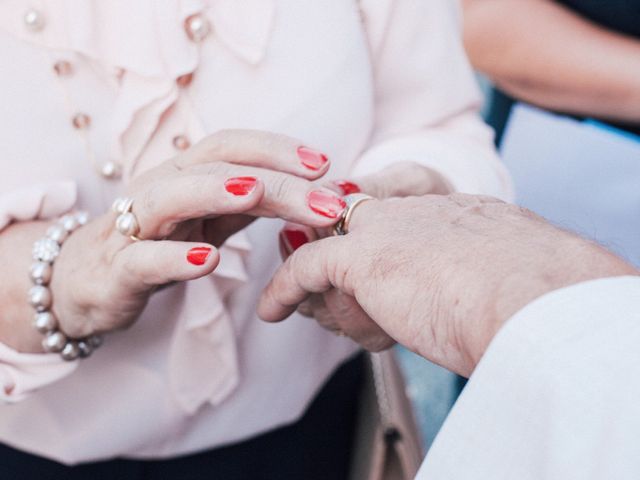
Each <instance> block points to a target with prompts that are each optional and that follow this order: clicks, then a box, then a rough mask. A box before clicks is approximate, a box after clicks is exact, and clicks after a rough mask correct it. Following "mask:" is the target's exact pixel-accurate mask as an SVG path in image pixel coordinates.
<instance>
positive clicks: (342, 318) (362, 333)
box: [280, 162, 451, 352]
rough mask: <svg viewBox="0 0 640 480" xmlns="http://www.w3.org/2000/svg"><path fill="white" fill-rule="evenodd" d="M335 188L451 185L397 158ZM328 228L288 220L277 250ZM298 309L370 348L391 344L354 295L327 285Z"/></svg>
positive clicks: (380, 194) (388, 193)
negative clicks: (391, 163)
mask: <svg viewBox="0 0 640 480" xmlns="http://www.w3.org/2000/svg"><path fill="white" fill-rule="evenodd" d="M327 187H328V188H332V189H333V190H335V191H336V192H338V193H340V194H342V195H346V194H350V193H357V192H362V193H367V194H369V195H371V196H373V197H375V198H391V197H407V196H411V195H426V194H441V195H444V194H447V193H450V189H451V188H450V186H449V185H448V183H447V182H446V180H445V179H444V178H443V177H442V176H441V175H440V174H438V173H437V172H435V171H433V170H431V169H430V168H427V167H424V166H422V165H418V164H416V163H412V162H400V163H397V164H394V165H392V166H391V167H389V168H387V169H385V170H383V171H381V172H379V173H376V174H374V175H370V176H367V177H363V178H360V179H357V180H354V181H347V180H342V181H337V182H333V183H332V184H328V185H327ZM330 234H331V232H329V231H327V230H322V229H313V228H310V227H307V226H303V225H296V224H293V223H290V222H288V223H287V224H286V225H285V227H284V229H283V230H282V231H281V232H280V253H281V255H282V257H283V259H286V258H287V257H288V256H289V255H291V253H293V252H294V251H295V250H296V249H297V248H299V247H300V246H302V245H304V244H305V243H308V242H312V241H315V240H317V239H318V238H323V237H326V236H328V235H330ZM298 312H299V313H301V314H302V315H305V316H307V317H311V318H314V319H315V320H316V321H317V322H318V323H319V324H320V325H321V326H323V327H324V328H326V329H328V330H331V331H333V332H335V333H336V334H338V335H347V336H349V337H351V338H353V339H354V340H355V341H356V342H358V343H359V344H360V345H362V346H363V347H364V348H365V349H367V350H369V351H373V352H377V351H381V350H385V349H387V348H390V347H391V346H393V344H394V343H395V341H394V340H393V339H392V338H391V337H390V336H389V335H387V334H386V333H385V332H384V330H382V329H381V328H380V327H379V326H378V325H377V324H376V323H375V322H374V321H373V320H371V318H369V316H368V315H367V314H366V312H365V311H363V310H362V308H361V307H360V305H358V302H356V301H355V300H354V299H353V297H351V296H349V295H345V294H344V293H343V292H341V291H339V290H336V289H330V290H328V291H326V292H323V293H318V294H312V295H310V296H309V298H308V299H307V300H305V301H304V302H302V303H301V304H300V305H299V306H298Z"/></svg>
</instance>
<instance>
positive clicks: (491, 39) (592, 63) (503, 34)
mask: <svg viewBox="0 0 640 480" xmlns="http://www.w3.org/2000/svg"><path fill="white" fill-rule="evenodd" d="M463 6H464V42H465V47H466V50H467V53H468V55H469V57H470V59H471V62H472V64H473V65H474V67H475V68H476V69H477V70H478V71H480V72H482V73H483V74H485V75H487V76H488V77H489V78H490V79H491V81H492V82H493V83H494V84H495V85H496V86H497V88H496V89H495V90H494V91H493V92H492V93H493V96H492V103H491V108H490V111H489V115H488V120H489V123H490V124H491V125H492V126H493V127H494V128H496V133H497V136H496V138H497V140H498V143H499V141H500V139H501V138H502V133H503V131H504V126H505V123H506V121H507V119H508V117H509V112H510V109H511V106H512V105H513V102H514V99H517V100H522V101H525V102H528V103H531V104H533V105H537V106H539V107H542V108H545V109H548V110H551V111H554V112H562V113H567V114H571V115H575V116H578V117H592V118H598V119H602V120H603V121H605V122H607V123H611V124H614V125H616V126H618V127H620V128H622V129H625V130H628V131H631V132H636V133H640V1H638V0H607V1H606V2H603V1H601V0H558V1H552V0H517V1H514V0H463Z"/></svg>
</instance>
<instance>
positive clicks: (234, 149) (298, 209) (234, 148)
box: [2, 131, 344, 345]
mask: <svg viewBox="0 0 640 480" xmlns="http://www.w3.org/2000/svg"><path fill="white" fill-rule="evenodd" d="M328 166H329V165H328V160H327V159H326V157H324V156H323V155H321V154H319V153H318V152H315V151H313V150H310V149H308V148H306V147H301V146H300V143H299V142H298V141H296V140H294V139H291V138H287V137H284V136H280V135H274V134H269V133H263V132H254V131H223V132H220V133H217V134H215V135H212V136H210V137H208V138H207V139H205V140H204V141H203V142H201V143H200V144H198V145H196V146H195V147H193V148H192V149H191V150H189V151H187V152H185V153H184V154H182V155H180V156H178V157H176V158H174V159H172V160H169V161H166V162H164V163H163V164H161V165H160V166H158V167H156V168H154V169H152V170H150V171H148V172H146V173H145V174H143V175H141V176H140V177H138V178H136V179H135V180H134V181H133V182H132V183H131V185H130V188H129V189H128V196H129V197H130V198H132V199H133V207H132V212H133V213H134V215H135V216H136V218H137V220H138V222H139V225H140V233H139V235H138V236H139V237H140V238H141V239H143V240H142V241H139V242H132V241H131V239H129V238H128V237H125V236H123V235H121V234H120V233H118V232H117V231H116V230H115V228H114V223H115V218H116V214H115V213H112V212H109V213H106V214H104V215H102V216H101V217H98V218H96V219H95V220H93V221H91V222H89V223H88V224H87V225H85V226H84V227H82V228H80V229H78V230H77V231H76V232H75V233H74V234H72V235H71V236H70V237H69V239H68V240H67V241H66V242H65V243H64V245H63V247H62V250H61V253H60V255H59V257H58V258H57V260H56V262H55V265H54V269H53V277H52V280H51V283H50V288H51V291H52V295H53V299H54V302H53V312H54V314H55V316H56V318H57V319H58V321H59V325H60V329H61V330H62V331H63V332H64V333H66V334H67V335H68V336H70V337H84V336H87V335H90V334H93V333H96V332H98V333H99V332H106V331H110V330H114V329H120V328H124V327H127V326H129V325H130V324H131V323H132V322H134V321H135V320H136V319H137V317H138V316H139V315H140V313H141V312H142V310H143V309H144V307H145V305H146V303H147V301H148V299H149V297H150V295H151V293H152V292H153V291H154V290H155V289H156V288H157V287H159V286H162V285H165V284H167V283H170V282H176V281H185V280H191V279H195V278H199V277H202V276H204V275H207V274H209V273H211V272H212V271H213V270H214V269H215V267H216V265H217V263H218V260H219V257H218V252H217V250H216V247H217V246H219V245H221V244H222V243H223V242H224V240H225V239H226V238H228V237H229V236H230V235H232V234H233V233H235V232H237V231H238V230H239V229H241V228H244V227H245V226H246V225H247V224H248V223H249V222H250V221H251V220H252V219H254V218H255V217H258V216H264V217H281V218H284V219H288V220H291V221H294V222H300V223H304V224H307V225H312V226H314V227H318V228H325V227H329V226H331V225H332V224H333V223H335V221H336V219H337V218H338V217H339V215H340V214H341V212H342V210H343V208H344V203H343V201H342V200H341V199H340V197H339V195H336V194H335V193H334V192H332V191H331V190H328V189H324V188H320V187H317V186H315V185H314V184H313V183H312V181H313V180H316V179H317V178H319V177H321V176H322V175H324V174H325V173H326V171H327V169H328ZM16 227H17V230H16V229H14V230H13V232H14V234H15V232H20V231H23V232H26V231H27V230H28V231H31V230H33V231H37V232H38V233H37V235H42V230H43V229H44V228H46V227H44V226H42V227H38V228H36V227H28V226H22V225H17V226H16ZM23 227H24V229H26V230H24V229H22V230H21V228H23ZM29 228H31V230H29ZM10 230H11V229H10ZM29 235H31V236H30V237H29V238H27V237H21V238H19V240H21V241H22V242H25V240H26V241H27V243H29V244H30V242H31V241H32V240H35V239H36V238H38V237H37V236H36V237H33V234H29ZM2 236H3V237H4V240H5V241H9V239H10V238H11V236H12V235H11V232H8V233H7V234H6V236H5V233H3V235H2ZM18 237H20V235H19V234H18ZM18 237H16V238H18ZM24 261H28V256H27V255H25V258H24ZM22 268H23V270H24V272H25V273H24V275H26V272H27V270H28V267H27V266H26V265H25V266H24V267H22ZM20 285H21V284H20ZM21 288H23V287H22V286H21ZM26 289H27V288H24V291H25V292H26ZM22 298H24V296H22ZM24 303H25V304H26V301H25V302H24ZM24 317H25V318H31V315H30V314H29V313H28V311H25V312H24ZM35 335H36V336H37V335H38V334H37V333H35ZM38 340H39V339H38ZM31 345H34V342H31Z"/></svg>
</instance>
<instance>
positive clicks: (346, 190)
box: [333, 180, 360, 195]
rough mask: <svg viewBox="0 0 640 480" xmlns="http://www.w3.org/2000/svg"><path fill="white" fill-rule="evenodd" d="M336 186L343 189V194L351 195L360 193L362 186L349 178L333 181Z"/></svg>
mask: <svg viewBox="0 0 640 480" xmlns="http://www.w3.org/2000/svg"><path fill="white" fill-rule="evenodd" d="M333 184H334V185H335V186H337V187H338V188H340V190H342V194H343V195H350V194H352V193H360V187H359V186H358V185H356V184H355V183H353V182H349V181H348V180H336V181H335V182H333Z"/></svg>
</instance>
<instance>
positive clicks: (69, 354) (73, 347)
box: [60, 340, 80, 362]
mask: <svg viewBox="0 0 640 480" xmlns="http://www.w3.org/2000/svg"><path fill="white" fill-rule="evenodd" d="M60 355H61V356H62V358H64V359H65V360H67V361H68V362H70V361H72V360H75V359H77V358H78V357H79V356H80V347H78V342H76V341H74V340H69V341H68V342H67V344H66V345H65V346H64V348H63V349H62V351H61V352H60Z"/></svg>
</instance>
